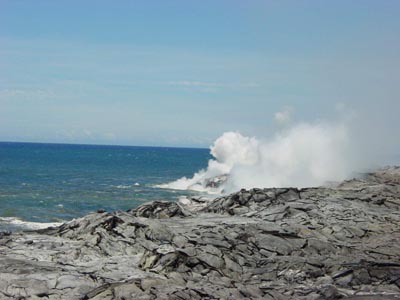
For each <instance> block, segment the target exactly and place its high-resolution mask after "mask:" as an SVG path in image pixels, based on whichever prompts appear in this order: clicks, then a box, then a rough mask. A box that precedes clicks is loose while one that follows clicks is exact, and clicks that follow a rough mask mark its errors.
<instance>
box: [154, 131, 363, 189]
mask: <svg viewBox="0 0 400 300" xmlns="http://www.w3.org/2000/svg"><path fill="white" fill-rule="evenodd" d="M351 150H352V145H351V139H350V137H349V131H348V129H347V127H346V125H345V124H328V123H319V124H309V123H301V124H298V125H296V126H294V127H292V128H290V129H288V130H285V131H283V132H280V133H278V134H276V135H275V136H274V137H273V138H272V139H271V140H260V139H257V138H255V137H246V136H243V135H242V134H240V133H239V132H226V133H224V134H223V135H222V136H221V137H219V138H218V139H217V140H216V141H215V142H214V144H213V145H212V146H211V154H212V155H213V157H214V159H211V160H210V161H209V162H208V167H207V169H205V170H200V171H199V172H197V173H196V174H194V176H193V177H192V178H186V177H183V178H181V179H178V180H176V181H174V182H171V183H169V184H166V185H163V186H161V187H164V188H171V189H180V190H186V189H190V190H196V191H208V192H215V193H220V192H226V193H228V192H234V191H237V190H239V189H241V188H254V187H259V188H264V187H288V186H295V187H306V186H319V185H322V184H324V183H326V182H327V181H339V180H343V179H346V177H348V176H349V175H350V174H351V173H352V172H353V171H354V170H355V169H356V168H357V167H356V166H355V161H356V160H355V159H354V157H353V155H352V151H351ZM224 174H228V178H227V180H226V182H224V183H223V184H222V186H220V187H219V188H210V187H207V182H208V181H209V179H211V178H214V177H215V176H220V175H224Z"/></svg>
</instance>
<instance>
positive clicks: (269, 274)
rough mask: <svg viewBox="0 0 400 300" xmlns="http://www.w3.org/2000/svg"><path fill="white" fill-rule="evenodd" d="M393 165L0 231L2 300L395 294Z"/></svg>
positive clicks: (398, 289)
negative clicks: (316, 183)
mask: <svg viewBox="0 0 400 300" xmlns="http://www.w3.org/2000/svg"><path fill="white" fill-rule="evenodd" d="M399 208H400V168H396V167H392V168H386V169H382V170H379V171H377V172H373V173H369V174H366V175H365V176H363V177H362V178H358V179H353V180H349V181H344V182H342V183H340V184H338V185H337V186H336V187H329V188H328V187H319V188H303V189H296V188H268V189H252V190H241V191H240V192H237V193H234V194H231V195H228V196H222V197H219V198H216V199H214V200H212V201H211V202H206V201H201V199H200V200H199V199H196V198H189V199H187V201H186V202H185V203H179V202H178V203H177V202H163V201H155V202H150V203H145V204H143V205H141V206H139V207H137V208H135V209H131V210H128V211H125V212H124V211H117V212H113V213H107V212H104V211H101V210H99V211H98V212H97V213H93V214H90V215H87V216H85V217H83V218H79V219H76V220H73V221H70V222H67V223H65V224H63V225H61V226H59V227H53V228H47V229H39V230H34V231H29V232H19V233H0V253H1V254H2V256H1V258H0V268H1V270H2V271H1V272H0V296H1V297H0V298H1V299H120V300H122V299H277V300H278V299H279V300H280V299H293V300H294V299H307V300H309V299H310V300H312V299H315V300H317V299H339V298H340V299H359V300H361V299H400V264H399V261H400V209H399Z"/></svg>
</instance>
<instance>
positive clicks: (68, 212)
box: [0, 142, 211, 230]
mask: <svg viewBox="0 0 400 300" xmlns="http://www.w3.org/2000/svg"><path fill="white" fill-rule="evenodd" d="M209 152H210V151H209V149H193V148H167V147H132V146H100V145H70V144H37V143H14V142H0V230H18V229H29V228H40V227H41V226H40V225H41V224H43V225H48V224H49V223H59V222H64V221H68V220H71V219H73V218H77V217H81V216H84V215H86V214H88V213H90V212H93V211H97V210H98V209H105V210H107V211H114V210H127V209H129V208H133V207H136V206H138V205H140V204H142V203H144V202H147V201H152V200H167V201H176V200H177V199H178V198H179V197H180V196H190V195H194V194H196V192H193V191H177V190H172V189H163V188H159V187H156V186H157V185H160V184H165V183H168V182H171V181H174V180H176V179H178V178H181V177H183V176H186V177H191V176H192V175H193V174H194V173H195V172H197V171H198V170H200V169H202V168H206V167H207V162H208V160H209V159H211V155H210V153H209ZM197 194H198V193H197Z"/></svg>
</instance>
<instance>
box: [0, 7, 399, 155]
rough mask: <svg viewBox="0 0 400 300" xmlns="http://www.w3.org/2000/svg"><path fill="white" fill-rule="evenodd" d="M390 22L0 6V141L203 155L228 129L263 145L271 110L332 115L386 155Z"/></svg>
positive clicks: (270, 10) (392, 120)
mask: <svg viewBox="0 0 400 300" xmlns="http://www.w3.org/2000/svg"><path fill="white" fill-rule="evenodd" d="M399 12H400V2H399V1H387V0H383V1H368V0H363V1H361V0H359V1H355V0H354V1H340V0H339V1H301V0H299V1H294V0H293V1H267V0H264V1H257V0H254V1H253V0H252V1H235V0H230V1H224V0H221V1H219V0H218V1H215V0H214V1H208V0H205V1H176V0H170V1H161V0H160V1H152V0H146V1H101V0H100V1H74V0H69V1H41V0H36V1H28V0H26V1H23V0H20V1H14V0H13V1H5V0H0V140H8V141H36V142H67V143H97V144H126V145H168V146H195V147H206V146H208V145H209V144H210V143H212V141H213V140H214V139H215V138H216V137H218V136H220V135H221V134H222V133H223V132H225V131H229V130H239V131H240V132H242V133H243V134H246V135H256V136H261V137H263V136H268V135H270V134H271V133H272V132H274V130H276V127H277V124H276V122H275V121H274V114H275V113H276V112H277V111H281V110H282V109H284V107H291V109H292V111H293V115H294V118H295V121H309V122H310V121H315V120H331V119H335V118H337V117H338V109H337V108H338V107H341V108H342V113H343V110H345V111H352V112H356V114H357V116H358V117H359V122H358V126H359V132H365V131H368V132H370V134H371V136H370V137H371V139H372V138H378V137H381V138H382V136H384V139H383V138H382V142H389V143H391V145H393V147H400V145H399V143H400V142H398V141H397V140H398V138H397V136H396V134H397V129H398V115H399V113H400V99H399V95H400V59H399V53H400V18H398V14H399ZM383 132H384V133H383ZM366 138H367V137H366ZM399 149H400V148H399Z"/></svg>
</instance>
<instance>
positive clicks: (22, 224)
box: [0, 217, 63, 230]
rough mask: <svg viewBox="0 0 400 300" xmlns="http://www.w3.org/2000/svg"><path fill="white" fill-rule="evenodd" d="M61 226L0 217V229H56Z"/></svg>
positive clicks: (60, 223)
mask: <svg viewBox="0 0 400 300" xmlns="http://www.w3.org/2000/svg"><path fill="white" fill-rule="evenodd" d="M62 224H63V223H62V222H49V223H41V222H29V221H23V220H21V219H19V218H15V217H0V227H6V228H9V229H19V230H37V229H44V228H48V227H56V226H60V225H62Z"/></svg>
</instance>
